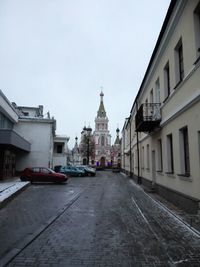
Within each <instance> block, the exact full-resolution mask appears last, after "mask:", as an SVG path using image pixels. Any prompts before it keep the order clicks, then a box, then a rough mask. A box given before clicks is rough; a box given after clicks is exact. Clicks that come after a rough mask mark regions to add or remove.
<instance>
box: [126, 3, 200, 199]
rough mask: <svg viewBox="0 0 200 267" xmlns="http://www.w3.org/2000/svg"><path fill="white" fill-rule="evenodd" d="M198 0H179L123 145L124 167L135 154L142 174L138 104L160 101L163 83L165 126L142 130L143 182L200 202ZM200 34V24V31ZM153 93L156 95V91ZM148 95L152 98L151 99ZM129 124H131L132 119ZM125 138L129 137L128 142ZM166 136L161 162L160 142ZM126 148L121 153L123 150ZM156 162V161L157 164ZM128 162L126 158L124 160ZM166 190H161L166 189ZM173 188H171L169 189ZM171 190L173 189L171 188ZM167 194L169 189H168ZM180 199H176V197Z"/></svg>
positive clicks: (145, 81)
mask: <svg viewBox="0 0 200 267" xmlns="http://www.w3.org/2000/svg"><path fill="white" fill-rule="evenodd" d="M198 3H199V1H198V0H192V1H185V0H183V1H176V5H175V8H174V10H173V12H172V13H171V16H170V19H169V21H168V25H167V26H166V28H165V33H164V34H163V37H162V41H161V43H160V45H159V47H157V52H156V54H155V55H154V60H153V61H152V62H151V66H150V68H149V69H148V71H147V73H146V76H145V79H144V80H143V83H142V86H141V88H140V93H139V94H138V96H137V99H136V101H135V102H134V104H133V107H132V110H131V120H130V121H131V126H132V127H131V145H130V144H129V142H130V139H129V140H128V136H129V135H130V127H124V129H123V134H122V144H123V142H124V144H125V145H124V151H128V146H129V145H130V146H131V152H130V153H127V154H126V153H124V154H125V155H124V159H125V160H124V161H125V163H124V166H123V168H124V171H125V172H126V173H127V172H128V173H130V155H131V156H132V165H133V168H132V170H133V175H137V174H138V164H137V156H138V153H137V134H136V133H135V129H134V128H135V123H134V118H135V115H136V113H137V108H136V103H139V106H140V105H141V104H142V103H145V102H146V101H148V103H151V102H153V103H156V102H157V100H158V99H157V97H156V82H157V81H158V79H159V83H160V103H161V107H160V109H161V116H162V120H161V123H160V127H159V128H157V129H155V130H154V131H153V132H151V133H149V134H148V133H144V132H139V133H138V140H139V142H138V146H139V163H140V168H139V175H140V176H141V177H142V178H143V181H144V183H146V184H149V185H154V186H156V187H157V188H160V190H159V191H160V192H161V191H162V192H165V195H168V196H169V195H170V197H171V198H173V197H172V195H173V194H172V193H171V194H170V193H169V192H174V195H175V194H176V195H179V196H181V197H180V198H179V200H180V202H183V199H192V200H194V201H197V202H198V200H200V176H199V173H200V115H199V110H200V60H197V59H198V57H199V56H200V53H199V52H198V51H197V50H198V45H200V43H199V44H198V45H197V43H196V38H197V36H196V35H197V32H195V31H196V26H195V19H194V10H195V8H196V6H197V4H198ZM198 34H199V35H200V27H199V32H198ZM180 40H181V41H182V47H183V64H184V78H183V80H182V81H180V82H179V80H178V79H177V66H176V57H177V45H179V44H180ZM199 47H200V46H199ZM167 64H168V65H169V74H170V75H169V76H170V93H169V95H167V94H166V79H165V77H166V72H165V70H166V68H165V67H166V66H167ZM151 92H153V99H152V93H151ZM147 99H148V100H147ZM129 123H130V122H129ZM184 127H187V129H188V143H189V162H190V174H189V175H186V173H184V171H183V164H184V162H183V144H182V141H181V140H182V137H181V130H182V129H183V128H184ZM169 134H171V135H172V139H173V159H174V170H173V172H172V173H170V171H169V160H170V156H169V153H168V151H169V144H168V135H169ZM123 138H125V140H123ZM158 140H162V162H163V168H162V170H161V169H160V167H161V166H160V165H161V151H160V146H159V141H158ZM124 151H122V153H123V152H124ZM154 161H155V162H154ZM122 163H123V159H122ZM161 188H162V190H161ZM167 190H168V191H167ZM169 190H170V191H169ZM166 192H167V193H166ZM174 199H176V201H178V200H177V198H174Z"/></svg>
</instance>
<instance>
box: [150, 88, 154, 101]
mask: <svg viewBox="0 0 200 267" xmlns="http://www.w3.org/2000/svg"><path fill="white" fill-rule="evenodd" d="M150 103H154V96H153V88H152V89H151V92H150Z"/></svg>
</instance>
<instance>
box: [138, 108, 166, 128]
mask: <svg viewBox="0 0 200 267" xmlns="http://www.w3.org/2000/svg"><path fill="white" fill-rule="evenodd" d="M160 122H161V113H160V103H143V104H142V105H141V106H140V108H139V110H138V111H137V114H136V116H135V128H136V132H152V131H153V130H154V129H155V128H156V127H158V126H159V124H160Z"/></svg>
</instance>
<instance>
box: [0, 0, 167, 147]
mask: <svg viewBox="0 0 200 267" xmlns="http://www.w3.org/2000/svg"><path fill="white" fill-rule="evenodd" d="M169 3H170V0H153V1H149V0H140V1H137V0H1V1H0V40H1V41H0V89H1V90H2V91H3V93H4V94H5V95H6V96H7V98H8V99H9V100H10V101H11V102H16V104H17V105H23V106H38V105H43V106H44V112H47V111H49V112H50V115H51V116H54V117H55V119H56V120H57V131H56V132H57V134H62V135H68V136H69V137H70V142H69V147H71V148H72V147H73V145H74V138H75V136H76V135H77V136H78V137H79V138H80V132H81V130H82V128H83V127H84V125H85V124H86V126H87V125H88V124H90V126H91V127H92V128H93V129H94V119H95V117H96V114H97V110H98V107H99V102H100V96H99V94H100V91H101V86H103V92H104V105H105V109H106V112H107V116H108V118H109V130H110V133H111V135H112V143H113V142H114V141H115V136H116V135H115V130H116V128H117V126H119V128H120V130H121V129H122V127H123V124H124V120H125V118H126V117H128V116H129V114H130V109H131V107H132V103H133V101H134V98H135V96H136V93H137V91H138V89H139V87H140V85H141V82H142V79H143V76H144V74H145V71H146V68H147V65H148V63H149V59H150V57H151V54H152V52H153V49H154V46H155V43H156V40H157V38H158V35H159V32H160V30H161V26H162V24H163V21H164V18H165V15H166V12H167V9H168V7H169Z"/></svg>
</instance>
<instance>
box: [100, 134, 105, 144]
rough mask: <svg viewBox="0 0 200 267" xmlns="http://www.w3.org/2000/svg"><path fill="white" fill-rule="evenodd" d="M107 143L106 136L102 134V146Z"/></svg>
mask: <svg viewBox="0 0 200 267" xmlns="http://www.w3.org/2000/svg"><path fill="white" fill-rule="evenodd" d="M104 145H105V137H104V136H103V135H102V136H101V146H104Z"/></svg>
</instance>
